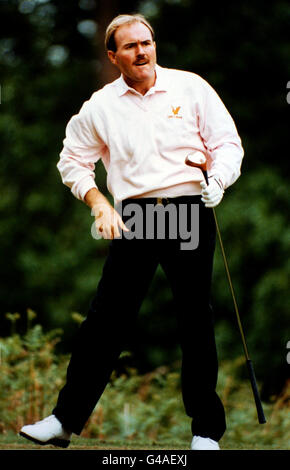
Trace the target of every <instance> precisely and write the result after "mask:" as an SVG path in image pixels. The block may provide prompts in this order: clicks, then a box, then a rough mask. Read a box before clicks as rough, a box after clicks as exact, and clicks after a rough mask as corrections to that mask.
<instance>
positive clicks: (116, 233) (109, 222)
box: [85, 188, 129, 240]
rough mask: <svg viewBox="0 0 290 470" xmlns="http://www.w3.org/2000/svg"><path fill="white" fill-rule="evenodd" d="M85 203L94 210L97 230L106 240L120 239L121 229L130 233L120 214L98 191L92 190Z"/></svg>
mask: <svg viewBox="0 0 290 470" xmlns="http://www.w3.org/2000/svg"><path fill="white" fill-rule="evenodd" d="M85 202H86V203H87V205H88V206H89V207H90V208H91V209H92V212H93V215H94V216H95V223H96V229H97V231H98V233H99V234H100V235H101V236H102V237H103V238H104V239H106V240H112V239H113V238H118V237H120V236H121V234H120V230H119V229H121V230H124V231H125V232H129V229H128V228H127V227H126V225H125V224H124V222H123V220H122V218H121V217H120V215H119V214H118V212H117V211H116V210H115V209H114V208H113V207H112V206H111V204H110V203H109V201H108V200H107V199H106V197H105V196H104V195H103V194H102V193H101V192H100V191H99V190H98V189H95V188H93V189H90V190H89V191H88V192H87V194H86V196H85Z"/></svg>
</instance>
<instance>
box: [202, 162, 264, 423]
mask: <svg viewBox="0 0 290 470" xmlns="http://www.w3.org/2000/svg"><path fill="white" fill-rule="evenodd" d="M202 172H203V175H204V179H205V181H206V184H208V176H207V171H204V170H203V171H202ZM212 211H213V215H214V220H215V225H216V230H217V235H218V239H219V244H220V247H221V252H222V257H223V261H224V265H225V269H226V273H227V278H228V282H229V286H230V291H231V294H232V299H233V303H234V308H235V313H236V318H237V322H238V326H239V330H240V334H241V338H242V343H243V348H244V352H245V357H246V363H247V368H248V373H249V378H250V382H251V387H252V391H253V395H254V400H255V404H256V410H257V415H258V421H259V423H260V424H264V423H266V418H265V415H264V411H263V407H262V402H261V398H260V395H259V391H258V386H257V381H256V377H255V371H254V366H253V364H252V361H251V359H250V356H249V351H248V347H247V343H246V339H245V335H244V331H243V327H242V323H241V318H240V314H239V309H238V304H237V301H236V296H235V292H234V288H233V283H232V279H231V275H230V271H229V267H228V262H227V257H226V253H225V250H224V245H223V241H222V237H221V232H220V229H219V224H218V220H217V216H216V213H215V210H214V208H213V209H212Z"/></svg>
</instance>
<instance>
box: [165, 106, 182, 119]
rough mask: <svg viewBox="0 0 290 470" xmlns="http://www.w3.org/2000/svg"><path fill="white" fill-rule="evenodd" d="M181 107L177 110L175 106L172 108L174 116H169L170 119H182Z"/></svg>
mask: <svg viewBox="0 0 290 470" xmlns="http://www.w3.org/2000/svg"><path fill="white" fill-rule="evenodd" d="M180 108H181V106H177V107H176V108H175V107H174V106H171V110H172V114H169V115H168V117H169V118H176V119H182V116H180V115H179V111H180Z"/></svg>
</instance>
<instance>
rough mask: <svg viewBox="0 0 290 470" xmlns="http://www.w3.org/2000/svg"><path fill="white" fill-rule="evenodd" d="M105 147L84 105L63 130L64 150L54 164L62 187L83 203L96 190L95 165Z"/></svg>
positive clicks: (89, 105)
mask: <svg viewBox="0 0 290 470" xmlns="http://www.w3.org/2000/svg"><path fill="white" fill-rule="evenodd" d="M105 148H106V146H105V144H104V143H103V142H102V140H101V139H100V137H99V136H98V134H97V131H96V128H95V126H94V124H93V119H92V111H91V103H90V102H89V101H86V102H85V103H84V104H83V106H82V108H81V109H80V111H79V113H78V114H76V115H74V116H72V118H71V119H70V121H69V122H68V124H67V126H66V132H65V139H64V141H63V149H62V151H61V153H60V159H59V161H58V163H57V169H58V171H59V172H60V175H61V179H62V182H63V184H65V185H66V186H68V187H69V188H70V189H71V192H72V193H73V195H74V196H75V197H76V198H77V199H80V200H84V198H85V195H86V193H87V192H88V191H89V190H90V189H92V188H97V185H96V183H95V163H96V162H97V161H98V160H99V159H100V158H101V157H102V155H103V152H104V151H105Z"/></svg>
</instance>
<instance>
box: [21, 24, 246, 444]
mask: <svg viewBox="0 0 290 470" xmlns="http://www.w3.org/2000/svg"><path fill="white" fill-rule="evenodd" d="M105 44H106V48H107V53H108V57H109V59H110V61H111V62H112V63H113V64H114V65H115V66H116V67H117V68H118V69H119V71H120V77H119V78H118V79H116V80H115V81H113V82H112V83H109V84H107V85H106V86H104V87H103V88H102V89H100V90H98V91H96V92H95V93H93V95H92V97H91V98H90V99H89V100H88V101H86V102H85V103H84V104H83V106H82V108H81V110H80V112H79V113H78V114H77V115H75V116H73V117H72V118H71V120H70V121H69V123H68V125H67V128H66V137H65V139H64V146H63V150H62V152H61V154H60V160H59V162H58V164H57V167H58V170H59V172H60V174H61V177H62V181H63V183H64V184H65V185H67V186H68V187H69V188H70V189H71V191H72V193H73V195H74V196H75V197H76V198H78V199H79V200H81V201H83V202H84V203H86V204H87V206H88V207H89V208H90V209H91V210H93V211H94V212H93V213H94V215H95V224H96V230H97V233H98V234H99V236H102V237H103V238H104V239H106V240H111V241H110V243H109V250H108V256H107V259H106V261H105V264H104V267H103V272H102V276H101V279H100V282H99V284H98V287H97V291H96V293H95V296H94V298H93V300H92V303H91V305H90V308H89V311H88V315H87V317H86V319H85V320H84V321H83V323H82V324H81V326H80V328H79V331H78V334H77V337H76V340H75V343H74V347H73V351H72V356H71V359H70V362H69V365H68V369H67V378H66V383H65V385H64V387H63V388H62V389H61V390H60V393H59V396H58V400H57V403H56V406H55V408H54V409H53V410H52V414H51V415H50V416H48V417H47V418H45V419H43V420H42V421H39V422H37V423H35V424H32V425H27V426H23V427H22V429H21V432H20V434H21V435H22V436H24V437H26V438H27V439H30V440H32V441H34V442H36V443H38V444H54V445H57V446H62V447H67V446H68V445H69V442H70V438H71V434H72V433H75V434H80V433H81V431H82V429H83V428H84V426H85V424H86V422H87V420H88V419H89V417H90V415H91V413H92V412H93V410H94V408H95V406H96V404H97V402H98V400H99V399H100V397H101V395H102V393H103V391H104V389H105V387H106V385H107V383H108V381H109V379H110V376H111V374H112V371H113V370H114V368H115V366H116V362H117V360H118V357H119V356H120V353H121V352H122V350H123V349H124V345H125V344H127V343H126V342H127V341H128V340H129V341H130V337H132V335H134V325H135V323H136V317H137V313H138V311H139V309H140V306H141V303H142V301H143V299H144V297H145V296H146V292H147V290H148V287H149V285H150V283H151V281H152V278H153V276H154V273H155V271H156V269H157V266H158V265H159V264H160V265H161V267H162V268H163V270H164V272H165V274H166V276H167V278H168V281H169V285H170V287H171V290H172V294H173V301H174V302H175V305H176V315H177V326H178V328H177V335H178V341H179V344H180V347H181V351H182V366H181V384H182V398H183V402H184V407H185V412H186V414H187V415H188V416H189V417H190V418H192V421H191V422H192V425H191V431H192V432H191V434H192V437H191V438H190V439H191V444H190V443H189V445H190V448H191V449H192V450H219V449H220V446H219V440H220V439H221V437H222V436H223V434H224V432H225V429H226V421H225V413H224V407H223V404H222V402H221V400H220V398H219V397H218V395H217V393H216V384H217V375H218V361H217V352H216V344H215V336H214V327H213V313H212V309H211V305H210V292H211V278H212V267H213V256H214V250H215V235H216V233H215V222H214V217H213V211H212V210H211V209H210V208H212V207H215V206H217V205H218V204H219V203H220V201H221V200H222V198H223V194H224V191H225V190H226V188H228V187H229V186H230V185H232V184H233V183H234V182H235V181H236V180H237V178H238V177H239V175H240V167H241V162H242V158H243V153H244V152H243V148H242V146H241V140H240V137H239V135H238V133H237V130H236V127H235V124H234V122H233V119H232V117H231V116H230V114H229V112H228V111H227V109H226V107H225V106H224V104H223V103H222V101H221V99H220V98H219V96H218V95H217V93H216V92H215V91H214V90H213V88H212V87H211V86H210V85H209V84H208V83H207V82H206V81H205V80H204V79H202V78H201V77H200V76H198V75H196V74H194V73H190V72H185V71H181V70H174V69H168V68H164V67H161V66H159V65H157V63H156V44H155V42H154V32H153V29H152V27H151V25H150V24H149V23H148V21H147V20H146V19H145V18H144V17H143V16H142V15H119V16H117V17H116V18H115V19H113V21H112V22H111V23H110V25H109V26H108V28H107V31H106V38H105ZM194 152H202V154H203V155H204V156H205V157H206V160H207V168H208V176H209V185H208V186H206V185H205V183H204V179H203V174H202V171H201V170H200V169H199V168H191V167H189V166H187V165H186V164H185V159H186V157H187V155H188V154H192V153H194ZM98 160H102V162H103V164H104V166H105V169H106V171H107V187H108V190H109V192H110V193H111V194H112V196H113V198H114V207H113V206H112V205H111V204H110V203H109V201H108V200H107V198H106V197H105V196H104V195H103V194H102V193H101V192H100V191H99V189H98V188H97V186H96V183H95V173H94V170H95V164H96V162H97V161H98ZM149 206H150V207H151V209H152V208H153V209H154V210H155V213H154V214H155V215H156V216H158V217H159V214H161V212H162V211H160V209H163V210H164V211H165V209H167V208H168V207H169V206H170V207H171V208H175V210H174V211H171V212H170V214H171V216H172V215H174V217H175V218H176V221H177V222H178V229H177V230H176V231H175V232H174V233H175V235H176V236H172V233H171V232H170V221H169V220H168V218H167V219H166V218H165V229H164V231H163V232H162V233H163V234H164V236H160V233H161V232H160V233H159V232H158V230H156V228H153V229H152V230H151V228H152V227H151V228H150V224H151V222H150V223H149V222H148V217H147V215H146V214H147V209H148V207H149ZM132 208H133V209H134V208H135V213H137V212H138V211H139V212H138V213H142V214H143V216H142V217H141V219H140V217H139V221H140V220H141V222H140V224H139V225H140V227H139V228H138V230H136V227H133V224H132V223H131V222H132V215H133V212H134V211H132ZM137 208H138V210H137ZM157 209H158V210H157ZM185 209H186V210H185ZM193 209H194V210H193ZM140 211H141V212H140ZM164 211H163V212H164ZM168 213H169V211H168ZM197 216H198V217H197ZM158 217H157V218H158ZM155 219H156V217H155ZM163 219H164V218H163ZM150 220H151V219H150ZM184 224H186V225H187V228H188V227H195V229H196V227H198V238H197V239H196V240H195V242H194V244H193V245H192V247H191V249H188V247H186V246H185V247H184V246H183V249H182V247H181V242H184V240H185V237H184V233H186V230H185V229H186V227H184ZM139 229H140V230H139ZM141 229H142V230H143V231H142V230H141ZM149 229H150V230H149ZM137 232H138V233H137ZM157 232H158V233H157ZM189 232H190V230H189ZM136 233H137V235H138V236H137V235H136V236H134V234H136ZM148 233H149V236H146V234H148ZM154 234H155V235H154ZM153 314H154V313H153ZM164 322H166V314H164Z"/></svg>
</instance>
